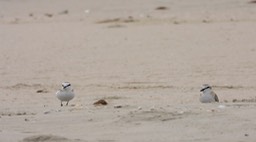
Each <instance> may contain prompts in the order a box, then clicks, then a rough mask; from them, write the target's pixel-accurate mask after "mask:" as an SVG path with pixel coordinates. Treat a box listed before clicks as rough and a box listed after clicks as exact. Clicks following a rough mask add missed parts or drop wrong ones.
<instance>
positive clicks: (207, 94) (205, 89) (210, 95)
mask: <svg viewBox="0 0 256 142" xmlns="http://www.w3.org/2000/svg"><path fill="white" fill-rule="evenodd" d="M200 102H202V103H212V102H219V98H218V96H217V95H216V93H214V92H213V91H212V87H211V86H209V85H208V84H203V85H202V89H201V90H200Z"/></svg>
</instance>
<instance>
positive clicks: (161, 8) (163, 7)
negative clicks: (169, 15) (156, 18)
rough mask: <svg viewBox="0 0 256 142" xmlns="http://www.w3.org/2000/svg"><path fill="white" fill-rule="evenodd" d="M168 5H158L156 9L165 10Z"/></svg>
mask: <svg viewBox="0 0 256 142" xmlns="http://www.w3.org/2000/svg"><path fill="white" fill-rule="evenodd" d="M167 9H168V7H165V6H159V7H157V8H156V10H167Z"/></svg>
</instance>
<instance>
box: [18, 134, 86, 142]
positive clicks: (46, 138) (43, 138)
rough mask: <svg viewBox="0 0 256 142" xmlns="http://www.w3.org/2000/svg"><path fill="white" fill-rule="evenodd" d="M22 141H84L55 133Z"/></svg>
mask: <svg viewBox="0 0 256 142" xmlns="http://www.w3.org/2000/svg"><path fill="white" fill-rule="evenodd" d="M21 142H82V141H81V140H71V139H67V138H64V137H59V136H54V135H36V136H30V137H27V138H24V139H23V140H22V141H21Z"/></svg>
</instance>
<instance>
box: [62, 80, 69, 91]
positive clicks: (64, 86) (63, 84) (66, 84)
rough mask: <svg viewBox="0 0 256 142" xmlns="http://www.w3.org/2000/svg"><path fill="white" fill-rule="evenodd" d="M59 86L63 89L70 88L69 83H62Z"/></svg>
mask: <svg viewBox="0 0 256 142" xmlns="http://www.w3.org/2000/svg"><path fill="white" fill-rule="evenodd" d="M61 85H62V88H63V89H66V88H68V87H70V86H71V84H70V83H69V82H63V83H62V84H61Z"/></svg>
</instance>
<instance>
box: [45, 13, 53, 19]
mask: <svg viewBox="0 0 256 142" xmlns="http://www.w3.org/2000/svg"><path fill="white" fill-rule="evenodd" d="M44 16H47V17H49V18H51V17H52V16H53V14H50V13H45V14H44Z"/></svg>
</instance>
